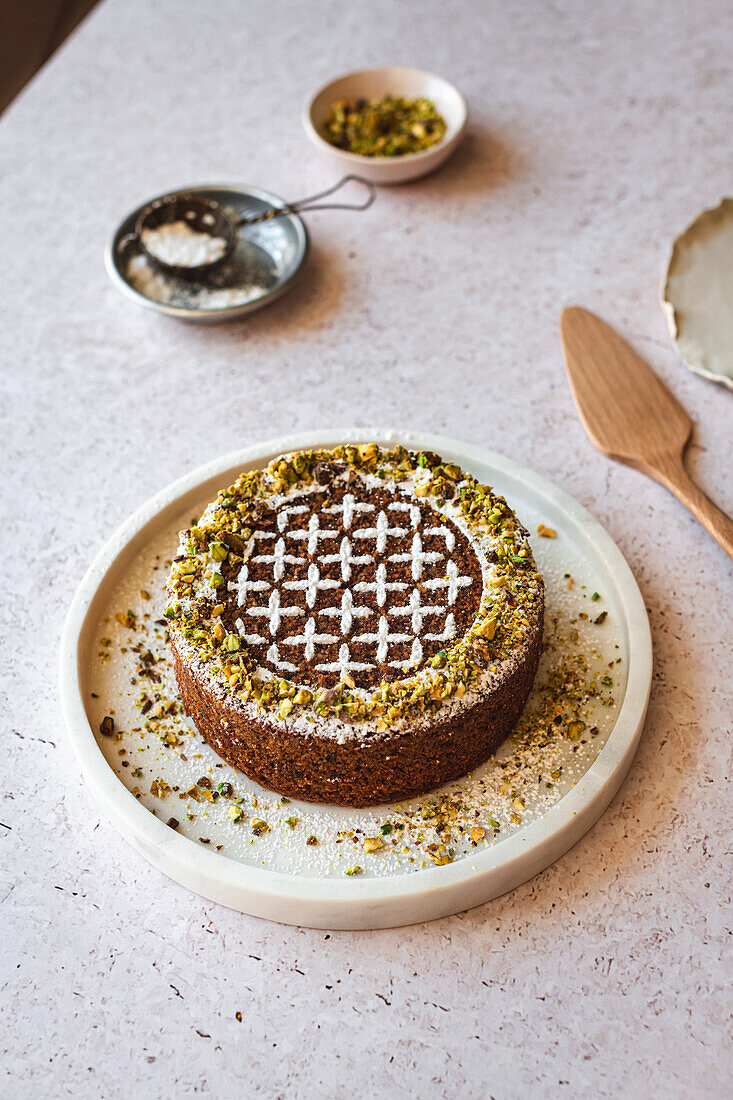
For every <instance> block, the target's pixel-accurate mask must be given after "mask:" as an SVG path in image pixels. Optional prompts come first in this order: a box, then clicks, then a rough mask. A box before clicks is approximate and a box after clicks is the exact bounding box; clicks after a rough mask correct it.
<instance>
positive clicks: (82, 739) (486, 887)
mask: <svg viewBox="0 0 733 1100" xmlns="http://www.w3.org/2000/svg"><path fill="white" fill-rule="evenodd" d="M371 440H374V441H376V442H381V443H396V442H402V443H404V444H406V445H408V446H410V447H413V448H415V447H418V448H424V449H430V450H435V451H437V452H439V453H440V452H441V451H443V452H447V451H453V452H455V453H456V454H460V455H461V457H462V458H463V459H464V461H466V462H468V463H470V462H471V461H472V460H473V461H476V462H482V463H487V462H488V463H490V464H491V465H492V466H494V467H495V468H496V469H498V470H501V472H502V473H503V474H505V475H507V476H508V477H514V478H516V479H519V480H522V481H525V482H527V481H528V482H530V483H532V484H533V485H534V487H536V488H540V489H541V490H542V492H543V494H544V495H545V497H546V499H547V500H548V502H550V503H552V504H555V505H556V506H558V507H560V508H561V509H562V510H563V511H564V512H565V514H566V515H568V516H569V517H570V518H571V519H572V520H574V521H575V522H576V523H577V524H578V525H579V526H580V527H581V528H583V529H584V530H585V532H586V533H587V534H589V535H590V536H591V537H592V540H593V543H594V546H595V549H596V550H597V552H598V553H599V555H600V556H601V557H602V558H603V559H604V562H605V564H606V565H607V566H608V568H609V570H610V571H611V572H613V575H614V579H615V581H616V586H617V590H618V594H619V597H620V598H621V599H622V601H623V605H624V610H625V613H626V620H627V623H628V628H629V630H628V634H629V636H628V646H629V656H628V664H629V668H628V683H627V688H626V693H625V697H624V700H623V703H622V705H621V708H620V710H619V714H618V718H617V720H616V724H615V726H614V729H613V731H612V733H611V735H610V737H609V740H608V742H607V744H606V745H605V746H604V748H603V749H602V750H601V752H600V753H599V755H598V758H597V759H596V760H595V762H594V763H593V764H592V765H591V767H590V768H589V770H588V771H587V772H586V774H585V775H584V776H583V778H582V779H581V780H580V781H579V783H578V784H577V785H576V786H575V787H574V788H573V789H572V790H571V791H570V792H568V794H567V795H565V797H564V798H562V799H561V800H560V801H559V802H558V803H556V805H554V806H553V807H551V808H550V809H549V810H548V811H547V812H546V813H545V814H544V815H543V817H542V818H541V819H540V820H538V821H535V822H534V823H533V824H531V825H529V826H527V828H526V829H523V830H522V831H520V832H519V833H517V834H516V835H514V836H512V837H510V838H508V839H507V840H505V841H503V842H502V843H501V844H500V845H497V846H496V847H494V848H488V849H486V850H483V851H480V852H477V854H476V855H475V856H473V857H466V858H464V859H462V860H459V861H457V862H456V863H453V864H448V865H446V866H443V867H435V868H429V869H425V870H421V871H420V872H418V873H412V874H407V875H401V876H395V877H389V878H383V879H349V880H348V882H345V881H344V880H340V879H339V880H336V879H316V878H301V879H299V878H297V877H295V876H290V875H286V874H282V873H280V872H274V871H268V870H266V869H264V868H263V869H260V868H252V867H247V866H245V865H243V864H240V863H238V862H236V861H234V860H231V859H229V858H227V857H224V856H220V855H218V854H217V853H216V852H212V851H210V850H208V849H206V848H203V847H201V848H199V847H197V846H196V845H195V844H194V843H192V842H191V841H190V840H188V839H187V838H186V837H183V836H181V835H179V834H177V833H175V832H173V831H172V830H171V829H169V828H168V827H167V826H166V825H165V824H164V823H163V822H162V821H160V820H159V819H157V818H156V817H154V816H153V815H152V814H151V813H150V812H149V811H148V810H147V809H145V807H144V806H142V805H141V804H140V803H139V802H138V801H137V799H135V797H134V796H133V795H132V794H131V793H130V792H129V791H128V790H127V789H126V788H125V787H124V786H123V784H122V783H121V782H120V781H119V779H118V778H117V777H116V776H115V774H114V773H113V771H112V770H111V768H110V767H109V765H108V763H107V761H106V759H105V758H104V756H103V754H102V752H101V750H100V749H99V747H98V745H97V743H96V740H95V737H94V733H93V731H92V729H91V727H90V725H89V720H88V718H87V714H86V710H85V707H84V700H83V695H82V690H83V689H82V676H81V662H80V657H81V654H80V647H81V642H82V636H83V630H84V627H85V622H86V620H87V618H88V616H89V614H90V612H93V610H94V604H95V600H96V597H97V594H98V592H99V589H100V587H101V586H102V584H103V582H104V579H105V577H106V575H107V574H108V573H109V572H110V571H111V570H113V569H114V567H115V565H116V561H117V559H118V557H120V556H123V555H124V554H125V551H127V552H128V554H129V553H131V551H132V548H134V544H135V543H136V542H138V543H142V542H144V534H145V529H146V527H147V526H148V524H150V523H151V522H153V521H155V522H160V515H161V513H162V512H164V511H165V510H169V511H170V513H171V518H172V517H173V515H174V513H175V512H176V510H177V502H178V499H179V498H180V497H181V496H183V495H184V494H185V493H186V492H190V491H191V490H193V489H195V488H197V487H199V486H201V487H203V486H204V485H205V483H206V482H207V481H210V480H212V479H215V478H217V477H220V476H221V475H222V474H224V473H225V472H226V471H228V470H230V469H232V468H233V467H235V466H245V465H246V464H247V463H250V462H254V461H259V460H262V459H264V458H265V457H266V456H269V455H274V454H276V453H279V452H283V451H288V450H293V449H297V448H305V447H313V446H326V445H335V444H336V443H338V442H340V441H342V442H363V441H371ZM59 672H60V696H61V706H62V711H63V714H64V719H65V723H66V727H67V730H68V733H69V739H70V741H71V744H72V747H73V749H74V752H75V755H76V757H77V759H78V761H79V764H80V767H81V769H82V773H83V775H84V777H85V779H86V781H87V783H88V784H89V787H90V789H91V791H92V794H93V795H94V797H95V799H96V801H97V802H98V804H99V806H100V808H101V809H102V811H103V812H104V814H105V816H106V817H108V819H109V820H110V821H111V822H112V824H113V825H114V826H115V828H117V830H118V831H119V832H120V833H121V834H122V836H123V837H125V839H126V840H127V841H128V842H130V843H131V844H132V845H133V847H134V848H135V849H136V850H137V851H138V852H140V853H141V854H142V855H143V856H145V858H146V859H148V860H149V861H150V862H151V863H152V864H153V865H154V866H156V867H158V868H159V869H160V870H162V871H163V872H164V873H165V874H167V875H168V876H169V877H171V878H173V879H175V880H176V881H177V882H179V883H181V884H182V885H183V886H185V887H187V888H188V889H190V890H194V891H195V892H196V893H198V894H201V895H203V896H204V897H206V898H209V899H211V900H212V901H217V902H220V903H221V904H223V905H227V906H229V907H230V908H233V909H238V910H240V911H242V912H246V913H249V914H251V915H254V916H260V917H266V918H268V919H270V920H276V921H282V922H284V923H289V924H299V925H305V926H308V927H313V928H330V929H346V928H352V929H356V928H360V929H363V928H383V927H393V926H396V925H402V924H410V923H414V922H416V921H423V920H431V919H435V918H437V917H441V916H446V915H448V914H451V913H456V912H461V911H463V910H465V909H469V908H471V907H472V906H475V905H479V904H481V903H482V902H485V901H489V900H491V899H492V898H494V897H498V896H499V895H500V894H503V893H505V892H506V891H508V890H511V889H513V888H515V887H516V886H518V885H520V884H521V883H522V882H525V881H526V880H527V879H529V878H531V877H532V876H533V875H535V874H537V873H538V872H539V871H541V870H544V868H546V867H548V866H549V865H550V864H551V863H553V862H554V861H555V860H557V859H559V858H560V856H561V855H563V854H564V853H565V852H567V851H568V850H569V849H570V848H571V847H572V846H573V845H574V844H575V843H577V841H578V840H579V839H580V838H581V837H582V836H583V835H584V833H585V832H587V830H588V829H589V828H590V827H591V826H592V825H593V824H594V823H595V821H596V820H597V819H598V818H599V817H600V815H601V814H602V813H603V811H604V810H605V808H606V807H607V805H608V804H609V802H610V801H611V799H612V798H613V796H614V794H615V793H616V791H617V790H618V788H619V786H620V784H621V782H622V780H623V778H624V776H625V775H626V772H627V771H628V768H629V766H630V764H631V761H632V760H633V757H634V754H635V752H636V748H637V745H638V742H639V738H640V735H641V730H642V727H643V723H644V717H645V714H646V708H647V702H648V698H649V690H650V686H651V672H652V650H651V633H650V630H649V622H648V619H647V615H646V610H645V607H644V602H643V600H642V597H641V593H640V592H639V589H638V587H637V585H636V581H635V580H634V577H633V574H632V573H631V570H630V569H629V566H628V565H627V563H626V561H625V559H624V557H623V555H622V554H621V551H620V550H619V549H618V547H617V546H616V545H615V543H614V542H613V540H612V539H611V537H610V536H609V535H608V534H607V533H606V532H605V531H604V530H603V528H602V527H601V526H600V524H598V523H597V521H596V520H594V519H593V517H592V516H591V515H590V514H589V513H588V512H587V511H586V509H585V508H583V507H582V506H581V505H580V504H578V503H577V502H576V501H575V500H573V498H572V497H570V496H568V495H567V494H566V493H564V492H562V490H560V489H558V488H556V487H555V486H554V485H553V484H552V483H551V482H548V481H546V480H545V479H544V478H542V477H540V476H539V475H537V474H535V473H533V472H532V471H531V470H527V469H526V468H524V467H521V466H520V465H518V464H517V463H515V462H513V461H512V460H510V459H507V458H504V457H503V456H501V455H498V454H495V453H494V452H491V451H488V450H485V449H484V448H481V447H476V446H472V445H468V444H464V443H462V442H460V441H458V440H453V439H449V438H446V437H442V436H435V435H430V434H427V433H422V432H408V431H392V430H385V429H383V428H381V429H380V428H368V427H367V428H347V429H333V430H326V431H316V432H307V433H302V434H298V435H293V436H286V437H281V438H278V439H274V440H267V441H265V442H263V443H261V444H258V445H256V446H252V447H248V448H245V449H243V450H240V451H237V452H234V453H231V454H228V455H225V456H223V457H220V458H217V459H214V460H213V461H211V462H208V463H206V464H205V465H203V466H201V467H199V468H198V469H196V470H193V471H191V472H190V473H188V474H186V475H184V476H183V477H181V478H179V479H178V480H176V481H174V482H173V483H172V484H170V485H168V486H167V487H166V488H165V489H163V490H162V491H161V492H159V493H157V494H156V495H155V496H154V497H152V498H151V499H150V500H149V501H147V502H146V503H145V504H143V505H142V506H141V507H140V508H138V509H137V511H136V512H135V513H134V514H133V515H132V516H130V518H129V519H128V520H126V521H125V523H123V524H122V526H121V527H120V528H118V530H117V531H116V532H115V534H114V535H113V536H112V537H111V538H110V539H109V540H108V542H107V543H106V545H105V546H104V547H103V548H102V550H101V551H100V553H99V554H98V555H97V557H96V559H95V560H94V562H93V563H92V565H91V566H90V568H89V570H88V571H87V573H86V575H85V577H84V579H83V580H82V582H81V584H80V585H79V588H78V590H77V592H76V595H75V596H74V599H73V601H72V604H71V607H70V609H69V612H68V616H67V619H66V623H65V625H64V630H63V635H62V640H61V650H60V658H59Z"/></svg>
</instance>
